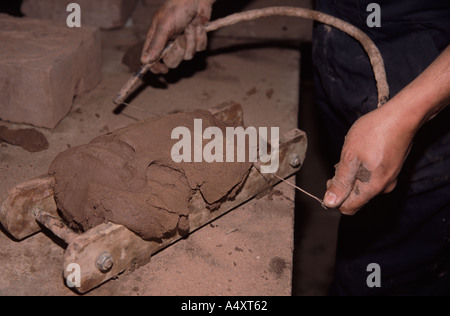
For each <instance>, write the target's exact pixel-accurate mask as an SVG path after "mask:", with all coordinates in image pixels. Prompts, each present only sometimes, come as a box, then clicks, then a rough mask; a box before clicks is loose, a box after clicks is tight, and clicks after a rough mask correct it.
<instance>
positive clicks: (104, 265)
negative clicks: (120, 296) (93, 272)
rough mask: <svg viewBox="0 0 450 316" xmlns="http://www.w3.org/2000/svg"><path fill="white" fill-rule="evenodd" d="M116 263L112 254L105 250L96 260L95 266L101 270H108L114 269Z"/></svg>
mask: <svg viewBox="0 0 450 316" xmlns="http://www.w3.org/2000/svg"><path fill="white" fill-rule="evenodd" d="M113 265H114V261H113V258H112V255H111V254H110V253H109V252H107V251H105V252H103V253H102V254H101V255H100V256H98V258H97V261H96V262H95V266H96V267H97V269H99V270H100V271H101V272H108V271H110V270H111V269H112V267H113Z"/></svg>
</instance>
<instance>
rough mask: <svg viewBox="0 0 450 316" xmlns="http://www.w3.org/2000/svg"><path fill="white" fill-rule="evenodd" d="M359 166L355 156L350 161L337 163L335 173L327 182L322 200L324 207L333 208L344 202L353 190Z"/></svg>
mask: <svg viewBox="0 0 450 316" xmlns="http://www.w3.org/2000/svg"><path fill="white" fill-rule="evenodd" d="M359 167H360V163H359V161H358V159H356V158H355V159H354V160H352V161H351V162H342V161H341V163H339V165H338V166H337V169H336V175H335V176H334V178H333V179H331V180H330V181H329V182H328V184H327V186H328V189H327V193H326V194H325V197H324V201H323V202H324V204H325V206H326V207H328V208H332V209H335V208H339V207H340V206H341V205H342V204H344V202H345V200H346V199H347V198H348V197H349V195H350V193H351V192H352V190H353V187H354V185H355V182H356V175H357V173H358V170H359Z"/></svg>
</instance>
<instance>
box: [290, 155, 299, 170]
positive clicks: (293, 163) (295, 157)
mask: <svg viewBox="0 0 450 316" xmlns="http://www.w3.org/2000/svg"><path fill="white" fill-rule="evenodd" d="M289 164H290V165H291V167H292V168H294V169H297V168H298V167H300V166H301V165H302V161H301V159H300V157H299V156H298V155H295V154H294V155H292V156H291V159H290V162H289Z"/></svg>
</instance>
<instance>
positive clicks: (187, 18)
mask: <svg viewBox="0 0 450 316" xmlns="http://www.w3.org/2000/svg"><path fill="white" fill-rule="evenodd" d="M213 3H214V0H166V2H165V3H164V4H163V6H162V7H161V8H160V9H159V10H158V11H157V12H156V13H155V15H154V17H153V19H152V23H151V25H150V28H149V30H148V33H147V37H146V40H145V43H144V48H143V51H142V57H141V61H142V63H143V64H154V65H152V67H151V71H152V72H154V73H167V72H168V70H169V68H171V69H172V68H176V67H178V66H179V65H180V63H181V62H182V61H183V60H191V59H192V58H194V55H195V53H197V52H200V51H203V50H205V49H206V47H207V42H208V41H207V34H206V30H205V25H206V24H207V23H208V21H209V19H210V18H211V12H212V4H213ZM171 41H173V43H172V45H170V47H168V48H166V45H168V43H169V42H171ZM160 59H162V60H163V61H162V62H161V61H160Z"/></svg>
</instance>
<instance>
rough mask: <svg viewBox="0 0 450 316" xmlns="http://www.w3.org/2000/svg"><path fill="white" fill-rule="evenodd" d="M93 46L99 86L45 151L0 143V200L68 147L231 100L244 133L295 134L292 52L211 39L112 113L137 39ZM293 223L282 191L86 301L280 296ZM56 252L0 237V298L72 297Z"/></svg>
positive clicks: (287, 279) (289, 193) (129, 32)
mask: <svg viewBox="0 0 450 316" xmlns="http://www.w3.org/2000/svg"><path fill="white" fill-rule="evenodd" d="M102 38H103V59H104V65H103V80H102V82H101V83H100V85H99V86H98V87H97V89H96V90H94V91H93V92H91V93H89V94H88V95H86V96H84V97H83V98H80V99H77V100H76V102H75V106H74V108H73V110H72V113H71V114H70V116H69V117H67V118H66V119H65V120H64V121H63V122H62V123H61V124H60V125H59V126H58V127H57V128H56V129H55V130H54V131H48V130H41V131H42V132H43V133H44V134H45V135H46V136H47V138H48V141H49V144H50V147H49V149H48V150H46V151H44V152H40V153H34V154H31V153H29V152H27V151H25V150H24V149H22V148H19V147H13V146H11V145H7V144H5V143H1V144H0V192H1V193H0V194H3V193H4V192H5V191H6V190H7V189H8V188H10V187H12V186H14V185H16V184H18V183H20V182H22V181H24V180H27V179H29V178H33V177H36V176H39V175H41V174H44V173H46V172H47V170H48V167H49V166H50V163H51V161H52V160H53V159H54V158H55V157H56V155H57V154H58V153H60V152H61V151H63V150H65V149H67V148H68V147H71V146H76V145H81V144H85V143H87V142H88V141H90V140H91V139H92V138H94V137H96V136H98V135H101V134H105V133H107V132H109V131H112V130H115V129H118V128H121V127H124V126H126V125H128V124H130V123H133V122H135V121H136V120H141V119H144V118H148V117H161V116H164V115H166V114H168V113H173V112H177V111H189V110H194V109H207V108H211V107H213V106H215V105H217V104H220V103H223V102H225V101H230V100H234V101H236V102H240V103H241V104H242V105H243V107H244V115H245V124H246V126H255V127H260V126H261V127H280V132H281V134H283V133H285V132H287V131H289V130H291V129H293V128H296V127H297V111H298V110H297V109H298V97H299V96H298V87H299V59H300V56H299V52H298V51H297V50H296V49H293V48H292V47H287V46H286V45H282V47H274V46H273V45H259V44H255V45H248V44H249V43H251V42H250V41H244V42H243V41H238V40H226V39H224V38H218V39H216V40H215V41H213V43H212V49H211V51H210V52H209V53H208V54H204V55H200V56H199V57H198V58H196V60H195V61H194V62H190V63H185V64H183V65H182V67H181V68H180V69H179V70H177V71H174V72H172V73H171V74H170V75H169V76H168V77H165V78H155V77H150V78H149V83H150V84H151V85H152V86H150V87H146V88H145V89H141V92H140V94H139V95H137V97H135V98H134V100H133V101H132V105H131V106H129V107H127V108H125V109H121V110H122V111H118V110H117V111H115V113H114V110H115V106H114V105H113V104H112V101H111V100H112V99H113V97H114V96H115V94H116V93H117V91H118V90H119V89H120V88H121V86H122V85H123V84H124V83H125V82H126V80H128V78H129V74H128V73H127V68H126V67H125V66H123V65H121V59H122V57H123V55H124V53H125V51H126V50H127V49H128V48H129V47H130V46H132V45H133V44H135V42H136V41H138V38H137V36H136V35H135V32H134V30H133V29H132V28H129V29H123V30H120V31H112V32H102ZM219 44H220V45H219ZM219 46H220V47H222V48H217V47H219ZM214 47H216V49H214ZM118 112H120V114H117V113H118ZM5 125H6V126H8V127H9V128H20V127H23V126H18V125H12V124H5ZM149 137H150V136H149ZM291 181H294V179H291ZM293 222H294V191H293V189H291V188H290V187H288V186H287V185H285V184H283V185H280V186H278V187H276V188H275V190H274V191H273V192H272V194H270V195H267V196H265V197H263V198H261V199H259V200H258V199H255V200H253V201H251V202H249V203H247V204H246V205H244V206H242V207H240V208H238V209H236V210H234V211H232V212H231V213H229V214H226V215H225V216H223V217H221V218H220V219H218V220H216V221H215V222H213V223H212V224H210V225H208V226H206V227H204V228H203V229H201V230H199V231H197V232H195V233H193V234H192V235H191V236H190V237H189V238H187V239H184V240H182V241H180V242H178V243H177V244H175V245H173V246H171V247H169V248H167V249H165V250H163V251H162V252H160V253H158V254H157V255H155V256H154V257H153V259H152V262H151V263H150V264H149V265H147V266H145V267H141V268H140V269H139V270H137V271H135V272H134V273H132V274H128V275H122V276H121V277H120V278H119V279H117V280H113V281H110V282H108V283H106V284H104V285H103V286H102V287H100V288H98V289H95V290H93V291H92V292H90V293H89V294H88V295H109V294H111V295H290V294H291V290H292V287H291V283H292V257H293ZM63 247H64V245H63V244H59V245H58V244H56V243H54V241H52V239H50V237H49V236H48V235H46V234H42V233H40V234H37V235H35V236H32V237H31V238H29V239H27V240H25V241H23V242H21V243H18V242H15V241H12V240H11V239H10V238H8V237H7V236H6V235H5V234H3V233H0V281H1V282H0V295H74V293H73V292H72V291H71V290H69V289H68V288H66V287H65V285H64V281H63V278H62V260H63V253H64V248H63Z"/></svg>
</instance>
